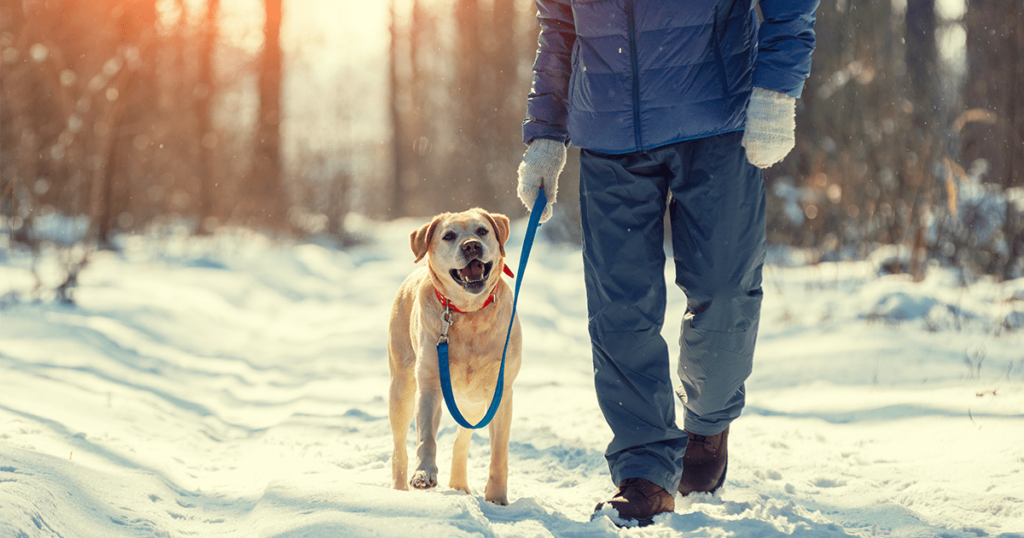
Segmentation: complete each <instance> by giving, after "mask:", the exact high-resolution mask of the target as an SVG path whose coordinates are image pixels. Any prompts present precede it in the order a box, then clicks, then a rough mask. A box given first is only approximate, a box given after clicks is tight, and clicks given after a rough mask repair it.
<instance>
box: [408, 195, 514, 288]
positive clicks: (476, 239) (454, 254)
mask: <svg viewBox="0 0 1024 538" xmlns="http://www.w3.org/2000/svg"><path fill="white" fill-rule="evenodd" d="M508 234H509V220H508V217H506V216H505V215H501V214H498V213H488V212H487V211H484V210H483V209H479V208H474V209H470V210H469V211H463V212H462V213H443V214H441V215H438V216H436V217H434V220H432V221H431V222H430V223H429V224H424V225H423V226H422V227H420V228H419V229H417V230H416V231H414V232H412V234H411V235H410V236H409V242H410V243H411V246H412V251H413V253H414V254H416V262H419V261H420V260H422V259H423V257H424V256H426V257H427V263H429V264H430V267H431V269H432V270H433V273H434V275H435V278H436V279H437V280H439V281H440V282H439V284H440V285H441V286H442V288H443V290H442V291H444V292H445V293H446V294H451V293H452V291H453V290H460V289H461V290H463V291H465V292H467V293H469V294H471V295H478V294H480V293H483V292H485V291H490V290H491V289H493V287H494V285H495V283H496V281H497V280H498V279H500V278H501V264H500V263H499V262H501V261H502V259H503V258H504V257H505V241H506V240H507V239H508Z"/></svg>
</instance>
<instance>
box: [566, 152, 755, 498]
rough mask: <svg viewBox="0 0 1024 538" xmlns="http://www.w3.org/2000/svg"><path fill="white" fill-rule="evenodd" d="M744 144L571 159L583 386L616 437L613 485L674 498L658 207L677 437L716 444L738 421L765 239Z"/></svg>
mask: <svg viewBox="0 0 1024 538" xmlns="http://www.w3.org/2000/svg"><path fill="white" fill-rule="evenodd" d="M742 136H743V133H742V132H734V133H726V134H722V135H717V136H712V137H708V138H702V139H696V140H688V141H684V142H679V143H676V144H672V145H668V146H663V147H660V148H656V149H653V150H649V151H646V152H640V153H630V154H624V155H608V154H602V153H596V152H592V151H586V150H584V151H583V152H582V153H581V157H580V168H581V171H580V205H581V214H582V223H583V261H584V276H585V279H586V289H587V308H588V313H589V328H590V337H591V342H592V346H593V356H594V383H595V387H596V391H597V398H598V402H599V404H600V407H601V410H602V412H603V413H604V416H605V419H606V420H607V421H608V425H609V426H611V429H612V432H613V433H614V438H613V439H612V442H611V444H609V445H608V449H607V451H606V453H605V457H606V458H607V460H608V465H609V468H610V470H611V475H612V480H614V482H615V484H619V483H620V482H621V481H622V480H625V479H627V478H646V479H647V480H650V481H652V482H654V483H655V484H658V485H660V486H662V487H664V488H665V489H667V490H668V491H670V492H674V491H675V488H676V487H677V486H678V484H679V479H680V477H681V475H682V458H683V454H684V452H685V450H686V441H687V435H686V432H684V431H682V430H681V429H679V428H678V427H677V425H676V417H675V400H674V398H675V397H676V395H677V393H676V391H674V390H673V387H672V385H673V383H672V379H671V373H670V365H669V351H668V345H667V344H666V342H665V340H664V338H662V336H661V329H662V325H663V323H664V319H665V304H666V287H665V261H666V256H665V249H664V224H663V222H664V220H663V219H664V216H665V212H666V209H667V210H668V213H669V216H670V218H671V227H672V250H673V257H674V258H675V266H676V267H675V268H676V284H677V285H678V286H679V287H680V288H681V289H682V290H683V292H684V293H685V294H686V298H687V314H686V316H685V318H684V319H683V322H682V330H681V336H680V339H679V341H680V356H679V377H680V379H681V381H682V386H681V387H680V394H679V395H680V396H682V395H683V394H684V393H685V397H684V405H685V408H686V412H685V417H684V425H685V428H686V429H687V430H689V431H691V432H693V433H696V434H700V435H714V434H717V433H720V432H721V431H722V430H724V429H725V428H726V427H728V426H729V424H730V423H731V422H732V421H733V420H734V419H736V418H737V417H739V415H740V412H741V410H742V409H743V405H744V397H745V389H744V381H745V380H746V379H747V377H748V376H749V375H750V372H751V367H752V359H753V353H754V343H755V340H756V338H757V327H758V320H759V316H760V310H761V295H762V293H761V269H762V267H763V265H764V259H765V254H766V250H767V241H766V238H765V190H764V182H763V180H762V177H761V170H760V169H759V168H757V167H756V166H754V165H752V164H750V162H749V161H747V158H746V153H745V150H744V149H743V147H742V146H741V145H740V140H741V139H742ZM669 193H671V195H672V196H671V200H669V196H668V195H669Z"/></svg>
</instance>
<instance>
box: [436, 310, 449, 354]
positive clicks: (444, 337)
mask: <svg viewBox="0 0 1024 538" xmlns="http://www.w3.org/2000/svg"><path fill="white" fill-rule="evenodd" d="M451 326H452V305H451V302H449V301H445V303H444V312H442V313H441V336H440V337H438V339H437V345H441V344H447V343H448V328H449V327H451Z"/></svg>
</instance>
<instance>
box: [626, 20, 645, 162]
mask: <svg viewBox="0 0 1024 538" xmlns="http://www.w3.org/2000/svg"><path fill="white" fill-rule="evenodd" d="M626 22H627V24H629V59H630V64H631V66H632V69H633V134H634V136H635V138H636V150H637V151H642V150H643V148H644V144H643V137H642V136H641V135H640V73H639V65H638V64H639V62H638V61H637V57H636V30H635V29H634V27H633V26H634V19H633V0H626Z"/></svg>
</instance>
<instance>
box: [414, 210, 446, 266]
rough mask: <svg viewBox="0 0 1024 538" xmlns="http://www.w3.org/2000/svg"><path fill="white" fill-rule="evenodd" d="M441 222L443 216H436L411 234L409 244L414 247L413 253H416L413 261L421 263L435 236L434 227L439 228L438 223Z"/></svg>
mask: <svg viewBox="0 0 1024 538" xmlns="http://www.w3.org/2000/svg"><path fill="white" fill-rule="evenodd" d="M439 222H441V217H440V216H437V217H434V220H432V221H430V222H429V223H427V224H424V225H423V226H420V227H419V228H418V229H416V231H414V232H413V233H411V234H409V245H410V246H411V247H412V253H413V254H415V255H416V259H415V260H413V263H419V262H420V260H422V259H423V257H424V256H426V255H427V249H428V248H429V247H430V239H431V238H432V237H434V229H435V228H437V223H439Z"/></svg>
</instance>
